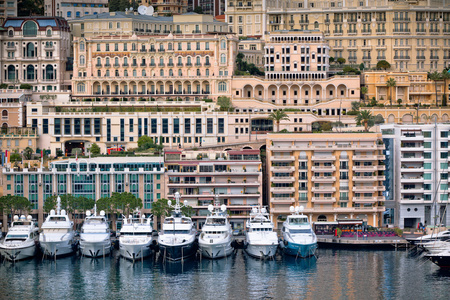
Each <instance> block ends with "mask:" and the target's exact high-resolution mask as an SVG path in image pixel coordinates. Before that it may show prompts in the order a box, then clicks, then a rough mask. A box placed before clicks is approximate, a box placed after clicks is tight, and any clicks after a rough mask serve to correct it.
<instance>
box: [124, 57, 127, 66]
mask: <svg viewBox="0 0 450 300" xmlns="http://www.w3.org/2000/svg"><path fill="white" fill-rule="evenodd" d="M123 66H124V67H126V66H128V57H124V58H123Z"/></svg>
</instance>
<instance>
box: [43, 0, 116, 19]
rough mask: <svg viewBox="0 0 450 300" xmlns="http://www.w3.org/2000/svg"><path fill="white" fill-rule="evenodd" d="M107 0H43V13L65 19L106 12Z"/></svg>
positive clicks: (107, 9)
mask: <svg viewBox="0 0 450 300" xmlns="http://www.w3.org/2000/svg"><path fill="white" fill-rule="evenodd" d="M108 11H109V8H108V0H95V1H91V0H75V1H74V0H44V15H45V16H51V17H63V18H64V19H66V20H72V19H75V18H81V17H84V16H85V15H96V14H101V13H105V12H108Z"/></svg>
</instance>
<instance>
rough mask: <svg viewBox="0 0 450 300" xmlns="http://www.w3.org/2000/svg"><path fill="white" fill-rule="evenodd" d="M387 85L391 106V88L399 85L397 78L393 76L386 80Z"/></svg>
mask: <svg viewBox="0 0 450 300" xmlns="http://www.w3.org/2000/svg"><path fill="white" fill-rule="evenodd" d="M386 86H387V88H388V91H389V101H390V103H391V106H392V93H391V88H393V87H394V86H397V81H395V79H394V78H392V77H391V78H389V79H388V80H387V81H386Z"/></svg>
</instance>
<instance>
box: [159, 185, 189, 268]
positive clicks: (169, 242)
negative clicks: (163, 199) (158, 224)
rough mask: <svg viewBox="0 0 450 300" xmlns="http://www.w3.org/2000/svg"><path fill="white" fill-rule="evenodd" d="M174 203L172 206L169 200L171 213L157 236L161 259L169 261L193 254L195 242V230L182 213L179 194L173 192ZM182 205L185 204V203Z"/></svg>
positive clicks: (182, 258)
mask: <svg viewBox="0 0 450 300" xmlns="http://www.w3.org/2000/svg"><path fill="white" fill-rule="evenodd" d="M175 199H176V203H175V205H173V206H172V202H171V201H170V200H169V202H168V203H169V206H170V207H173V208H174V210H173V211H172V215H171V216H170V217H167V218H165V220H164V223H163V224H162V231H161V232H160V234H159V236H158V245H159V249H160V255H161V256H162V257H163V260H165V259H168V260H171V261H179V260H184V259H186V258H188V257H190V256H192V255H194V254H195V252H196V251H197V243H196V240H195V236H196V233H197V230H196V229H195V226H194V223H192V220H191V218H189V217H186V216H184V215H183V214H182V212H181V208H182V207H183V206H182V205H180V194H179V193H178V192H177V193H175ZM184 206H187V205H186V203H185V205H184Z"/></svg>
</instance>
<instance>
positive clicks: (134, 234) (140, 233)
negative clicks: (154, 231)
mask: <svg viewBox="0 0 450 300" xmlns="http://www.w3.org/2000/svg"><path fill="white" fill-rule="evenodd" d="M120 234H121V235H124V236H125V235H126V236H129V235H131V236H137V235H138V236H144V235H145V236H147V235H151V233H150V232H134V233H133V232H121V233H120Z"/></svg>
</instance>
